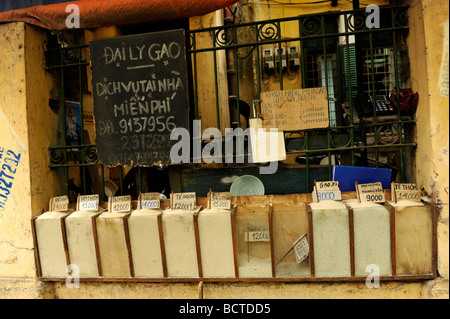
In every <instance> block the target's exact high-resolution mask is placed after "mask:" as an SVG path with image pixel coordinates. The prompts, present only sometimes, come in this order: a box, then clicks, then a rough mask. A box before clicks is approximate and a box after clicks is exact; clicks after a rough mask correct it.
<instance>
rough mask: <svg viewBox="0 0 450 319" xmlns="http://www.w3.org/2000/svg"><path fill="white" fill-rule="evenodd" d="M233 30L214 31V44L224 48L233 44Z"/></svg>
mask: <svg viewBox="0 0 450 319" xmlns="http://www.w3.org/2000/svg"><path fill="white" fill-rule="evenodd" d="M232 31H233V30H232V29H231V28H220V29H217V30H215V31H214V44H215V45H217V46H219V47H226V46H228V45H232V44H233V43H234V36H233V32H232Z"/></svg>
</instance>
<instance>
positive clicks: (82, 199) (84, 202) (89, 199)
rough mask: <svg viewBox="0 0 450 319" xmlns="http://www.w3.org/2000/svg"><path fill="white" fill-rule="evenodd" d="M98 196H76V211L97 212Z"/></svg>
mask: <svg viewBox="0 0 450 319" xmlns="http://www.w3.org/2000/svg"><path fill="white" fill-rule="evenodd" d="M99 201H100V196H99V195H98V194H95V195H80V196H78V203H77V210H79V211H98V203H99Z"/></svg>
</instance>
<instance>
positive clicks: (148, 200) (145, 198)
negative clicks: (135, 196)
mask: <svg viewBox="0 0 450 319" xmlns="http://www.w3.org/2000/svg"><path fill="white" fill-rule="evenodd" d="M138 203H139V204H140V206H139V208H140V209H144V208H147V209H157V208H160V203H161V200H160V195H159V193H143V194H140V195H139V200H138Z"/></svg>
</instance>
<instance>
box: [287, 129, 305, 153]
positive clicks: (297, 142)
mask: <svg viewBox="0 0 450 319" xmlns="http://www.w3.org/2000/svg"><path fill="white" fill-rule="evenodd" d="M285 139H286V151H288V152H298V151H301V150H304V149H306V139H305V133H304V132H287V133H285Z"/></svg>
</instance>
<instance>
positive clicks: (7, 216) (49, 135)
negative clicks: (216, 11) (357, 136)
mask: <svg viewBox="0 0 450 319" xmlns="http://www.w3.org/2000/svg"><path fill="white" fill-rule="evenodd" d="M261 10H266V9H263V8H261ZM269 12H270V14H271V16H270V18H275V17H278V15H277V16H273V14H275V13H274V12H275V11H272V10H270V11H269ZM291 13H292V11H289V15H292V14H291ZM308 13H311V12H308ZM283 14H284V13H283ZM260 16H261V18H263V17H265V16H264V15H263V14H262V13H261V14H260ZM267 18H269V17H268V16H267ZM410 21H411V23H410V36H409V41H408V46H409V56H410V61H411V87H412V88H413V90H414V91H419V93H420V99H421V100H420V105H419V109H418V112H417V142H418V147H417V151H416V159H415V172H416V176H415V178H416V182H417V183H418V185H419V186H420V187H423V188H424V189H425V190H426V191H427V192H428V193H429V194H430V195H433V198H435V199H436V200H437V201H439V203H441V204H442V205H441V206H442V210H441V211H440V213H439V218H438V272H439V275H440V278H438V279H437V280H431V281H422V282H381V287H380V288H378V289H376V288H372V289H369V288H367V287H366V285H365V283H364V282H360V283H289V284H287V283H220V284H219V283H204V284H203V288H202V293H203V297H204V298H230V299H232V298H448V297H449V286H448V241H449V239H448V133H449V132H448V96H447V97H444V96H442V95H441V91H440V90H439V88H440V86H439V83H438V79H439V75H440V70H441V66H442V63H441V60H442V54H443V52H444V51H443V49H442V47H443V43H444V27H443V26H442V23H445V21H447V23H448V3H447V2H432V1H431V0H413V1H411V10H410ZM447 32H448V31H447ZM44 45H45V34H43V33H42V32H41V31H40V30H38V29H36V28H34V27H30V26H26V25H24V24H22V23H11V24H4V25H0V48H1V50H2V55H1V57H0V74H1V76H0V90H1V92H2V94H1V95H0V150H3V149H4V152H3V158H2V161H4V158H5V153H6V152H7V151H8V150H11V151H13V152H16V154H18V153H20V154H21V158H20V162H19V164H18V166H17V172H16V173H15V175H14V181H13V185H12V187H11V189H10V194H8V195H5V196H7V202H6V205H4V206H5V207H4V210H0V298H198V296H199V285H198V284H197V283H135V284H132V283H87V282H82V283H81V284H80V288H68V287H67V286H66V285H65V284H64V283H60V282H58V283H42V282H39V281H37V280H36V277H35V276H36V275H35V264H34V255H33V254H34V251H33V242H32V236H31V228H30V219H31V217H32V216H35V215H37V214H39V213H40V212H41V211H42V209H46V208H47V207H48V200H49V198H50V196H54V195H57V194H58V189H59V188H58V187H57V182H56V181H57V177H56V176H55V172H52V171H51V170H50V169H49V168H48V151H47V148H48V146H49V145H50V144H51V142H52V141H53V140H54V139H56V136H55V135H56V115H55V114H54V113H53V112H52V111H51V110H50V108H49V107H48V98H49V92H50V90H51V87H52V80H51V79H50V78H49V76H48V74H46V72H45V70H44V69H43V66H44V61H43V52H44ZM2 163H3V162H2ZM0 194H6V191H1V190H0Z"/></svg>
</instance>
